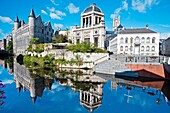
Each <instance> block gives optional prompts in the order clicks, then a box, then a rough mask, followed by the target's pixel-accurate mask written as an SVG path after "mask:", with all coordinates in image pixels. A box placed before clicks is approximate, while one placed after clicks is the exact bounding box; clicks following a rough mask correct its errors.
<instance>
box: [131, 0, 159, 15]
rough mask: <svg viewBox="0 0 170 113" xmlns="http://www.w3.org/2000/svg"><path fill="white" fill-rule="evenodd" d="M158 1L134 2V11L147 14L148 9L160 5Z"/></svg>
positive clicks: (141, 0)
mask: <svg viewBox="0 0 170 113" xmlns="http://www.w3.org/2000/svg"><path fill="white" fill-rule="evenodd" d="M158 4H159V1H158V0H132V9H133V10H137V11H138V12H140V13H146V9H147V8H150V9H151V7H152V6H153V5H158Z"/></svg>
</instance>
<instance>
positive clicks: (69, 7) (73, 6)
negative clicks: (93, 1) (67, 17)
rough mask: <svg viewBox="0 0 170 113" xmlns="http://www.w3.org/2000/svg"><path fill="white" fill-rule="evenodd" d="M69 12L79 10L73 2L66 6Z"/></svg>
mask: <svg viewBox="0 0 170 113" xmlns="http://www.w3.org/2000/svg"><path fill="white" fill-rule="evenodd" d="M67 8H68V10H69V12H70V14H73V13H78V12H79V11H80V9H79V7H76V6H75V5H74V4H73V3H70V4H69V5H68V6H67Z"/></svg>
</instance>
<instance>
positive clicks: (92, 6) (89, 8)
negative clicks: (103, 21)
mask: <svg viewBox="0 0 170 113" xmlns="http://www.w3.org/2000/svg"><path fill="white" fill-rule="evenodd" d="M91 11H96V12H100V13H101V12H102V11H101V9H100V8H98V7H97V6H96V4H95V3H93V4H91V5H90V6H89V7H88V8H86V9H85V10H84V12H83V13H89V12H91Z"/></svg>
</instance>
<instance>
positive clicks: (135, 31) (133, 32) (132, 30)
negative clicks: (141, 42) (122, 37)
mask: <svg viewBox="0 0 170 113" xmlns="http://www.w3.org/2000/svg"><path fill="white" fill-rule="evenodd" d="M136 33H156V32H155V31H152V30H150V29H146V28H138V29H125V30H122V31H120V32H119V34H136Z"/></svg>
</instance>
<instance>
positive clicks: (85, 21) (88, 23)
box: [81, 3, 104, 28]
mask: <svg viewBox="0 0 170 113" xmlns="http://www.w3.org/2000/svg"><path fill="white" fill-rule="evenodd" d="M101 22H102V23H104V13H103V12H102V10H101V9H100V8H99V7H97V6H96V4H95V3H93V4H91V5H90V6H89V7H88V8H86V9H85V10H84V12H83V13H82V14H81V27H82V28H84V27H93V26H96V25H99V24H100V23H101Z"/></svg>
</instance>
